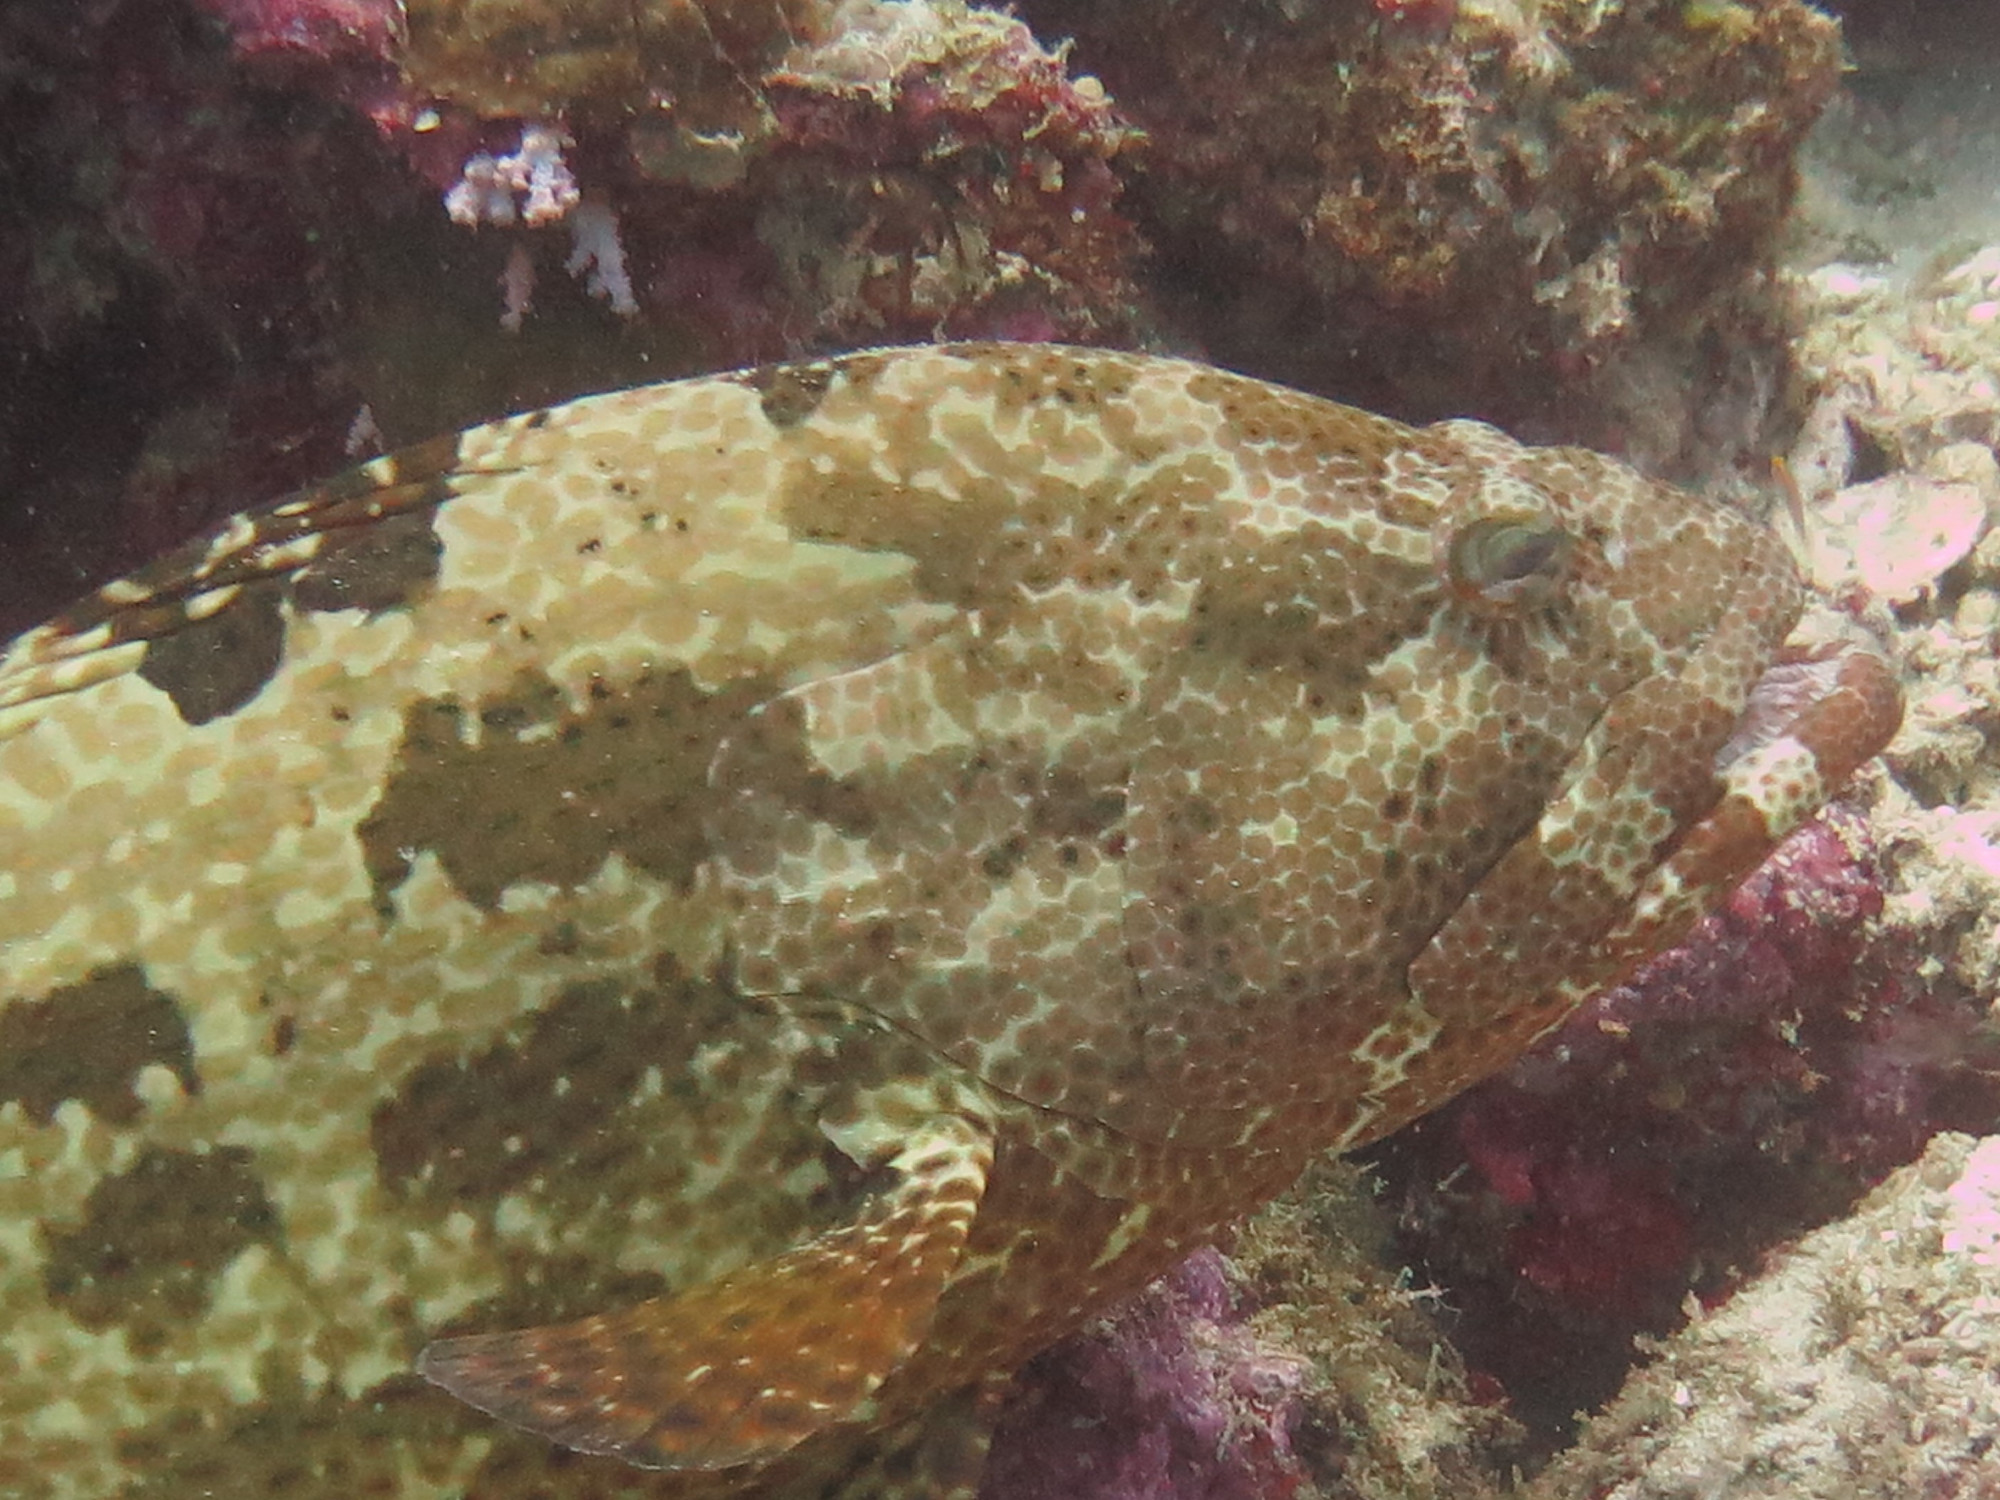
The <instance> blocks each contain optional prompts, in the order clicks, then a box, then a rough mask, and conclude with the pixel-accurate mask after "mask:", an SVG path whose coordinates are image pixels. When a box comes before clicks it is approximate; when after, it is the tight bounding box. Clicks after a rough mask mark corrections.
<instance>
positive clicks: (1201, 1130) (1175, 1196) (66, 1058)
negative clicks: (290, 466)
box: [0, 345, 1897, 1500]
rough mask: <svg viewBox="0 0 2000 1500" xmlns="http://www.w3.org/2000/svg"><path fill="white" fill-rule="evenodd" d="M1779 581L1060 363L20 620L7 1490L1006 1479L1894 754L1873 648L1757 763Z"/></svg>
mask: <svg viewBox="0 0 2000 1500" xmlns="http://www.w3.org/2000/svg"><path fill="white" fill-rule="evenodd" d="M1797 608H1798V590H1797V586H1796V584H1795V583H1794V581H1793V576H1792V572H1791V569H1790V566H1789V564H1788V561H1787V558H1786V554H1785V552H1784V550H1783V548H1782V547H1781V546H1780V545H1779V544H1778V543H1777V542H1776V541H1774V540H1773V539H1772V538H1771V537H1770V536H1768V535H1767V534H1765V533H1764V532H1762V531H1761V530H1759V529H1757V528H1755V527H1753V526H1751V525H1749V524H1747V523H1745V522H1744V521H1742V520H1740V519H1738V518H1736V517H1734V516H1732V515H1729V514H1726V513H1723V512H1721V511H1718V510H1715V509H1712V508H1710V507H1708V506H1706V505H1704V504H1702V503H1700V502H1697V501H1695V500H1692V499H1689V498H1687V497H1685V496H1682V495H1679V494H1676V493H1673V492H1671V491H1668V490H1665V489H1662V488H1660V487H1658V486H1655V485H1652V484H1649V483H1647V482H1645V481H1643V480H1641V479H1640V478H1638V477H1637V476H1635V475H1633V474H1632V473H1630V472H1629V471H1627V470H1625V469H1623V468H1621V467H1619V466H1618V465H1616V464H1614V463H1612V462H1610V461H1608V460H1605V459H1601V458H1598V457H1595V456H1593V455H1590V454H1585V453H1579V452H1574V451H1560V450H1543V451H1536V450H1529V449H1524V448H1521V447H1518V446H1516V445H1515V444H1513V443H1512V442H1510V441H1508V440H1507V439H1506V438H1504V437H1502V436H1501V435H1500V434H1498V433H1496V432H1493V431H1492V430H1490V429H1488V428H1484V427H1480V426H1477V425H1475V424H1470V423H1452V424H1446V425H1443V426H1439V427H1434V428H1430V429H1426V430H1423V431H1412V430H1410V429H1407V428H1404V427H1401V426H1398V425H1396V424H1394V423H1391V422H1388V421H1385V420H1382V419H1380V418H1377V417H1373V416H1369V415H1367V414H1365V413H1361V412H1356V411H1352V410H1348V409H1346V408H1342V407H1338V406H1333V405H1330V404H1328V403H1325V402H1322V401H1317V400H1313V399H1310V398H1307V397H1304V396H1301V395H1297V394H1294V393H1292V392H1288V391H1284V390H1279V389H1276V388H1273V387H1270V386H1267V385H1263V384H1260V383H1258V382H1255V381H1251V380H1245V379H1241V378H1238V377H1235V376H1230V375H1225V374H1221V373H1218V372H1216V371H1214V370H1210V369H1206V368H1203V367H1200V366H1197V365H1190V364H1183V363H1179V362H1175V361H1169V360H1161V359H1150V358H1145V357H1140V356H1132V355H1119V354H1107V353H1100V352H1086V351H1077V350H1064V349H1057V348H1046V347H1042V348H1035V347H1015V346H1006V345H987V346H967V347H958V348H942V349H922V350H896V351H887V352H882V353H875V354H864V355H857V356H853V357H850V358H846V359H841V360H836V361H833V362H830V363H826V364H819V365H811V366H799V367H790V368H785V369H778V370H766V371H759V372H751V373H748V374H741V375H729V376H721V377H717V378H714V379H707V380H696V381H688V382H683V383H680V384H675V385H667V386H661V387H657V388H654V389H648V390H635V391H626V392H621V393H617V394H614V395H608V396H602V397H594V398H591V399H588V400H583V401H578V402H574V403H572V404H570V405H568V406H564V407H559V408H556V409H554V410H551V411H546V412H539V413H535V414H533V415H530V416H526V417H521V418H516V419H513V420H510V421H506V422H501V423H498V424H495V425H493V426H491V427H485V428H479V429H476V430H474V431H471V432H467V433H464V434H462V435H459V436H457V437H455V438H451V439H446V440H441V441H439V442H437V443H434V444H431V445H428V446H426V447H424V448H421V449H418V450H415V451H413V452H411V453H407V454H404V455H402V456H400V457H398V458H396V459H394V460H381V461H378V462H376V463H374V464H370V465H368V466H366V467H364V468H363V469H361V470H359V471H357V472H356V473H355V474H352V475H349V476H347V477H345V478H343V479H340V480H336V481H334V482H332V483H330V484H328V485H326V486H324V487H322V488H320V489H317V490H313V491H309V492H307V493H304V494H302V495H300V496H296V497H294V498H292V499H291V500H289V501H286V502H283V503H281V504H279V505H276V506H274V507H271V508H269V509H267V510H265V511H263V512H261V513H258V514H256V515H253V516H250V517H247V518H245V519H242V520H240V521H239V522H237V523H235V524H233V525H232V526H231V527H229V528H228V529H226V530H225V531H224V532H223V533H221V534H219V535H218V536H217V537H215V538H213V539H211V540H209V541H207V542H205V543H203V544H200V545H198V546H196V547H193V548H191V549H189V550H187V551H186V552H185V553H183V554H180V555H177V556H174V557H171V558H168V559H166V560H164V561H163V562H161V563H160V564H159V565H157V566H156V567H155V568H153V569H151V570H149V571H148V572H146V573H144V574H142V575H140V576H138V577H135V578H134V579H131V580H128V581H126V582H125V583H122V584H119V585H114V586H113V587H111V588H109V589H107V590H105V591H104V592H103V593H102V594H100V595H99V596H98V597H96V598H94V599H92V600H90V601H87V602H86V603H84V604H82V605H80V606H79V607H78V608H77V609H76V610H74V611H73V612H71V614H69V615H67V616H65V617H64V618H62V619H60V620H58V621H56V622H54V623H53V624H51V625H49V626H46V627H43V628H41V629H39V630H36V631H33V632H30V633H29V634H28V635H26V636H24V637H22V638H21V639H19V640H18V641H16V642H15V643H14V645H13V646H12V648H11V650H10V651H9V652H8V654H7V655H6V656H5V657H4V658H0V1493H4V1494H7V1495H24V1496H25V1495H30V1494H32V1495H36V1496H48V1497H51V1500H104V1497H112V1496H134V1497H136V1496H174V1497H179V1496H189V1495H213V1496H217V1497H225V1500H235V1497H245V1496H278V1495H282V1496H284V1497H287V1500H348V1497H352V1496H360V1495H367V1496H374V1497H387V1500H418V1497H457V1496H477V1497H481V1500H503V1497H508V1500H511V1497H525V1496H545V1497H550V1500H576V1497H585V1496H593V1497H598V1496H613V1495H617V1496H633V1497H669V1496H674V1497H685V1496H699V1495H710V1494H716V1495H720V1494H735V1493H755V1494H772V1495H776V1494H785V1495H800V1496H803V1495H819V1494H830V1493H843V1494H883V1495H889V1494H905V1493H907V1494H914V1493H930V1494H945V1493H953V1492H958V1493H964V1492H967V1491H969V1490H970V1488H971V1487H972V1486H973V1485H975V1484H976V1482H977V1476H978V1472H979V1466H980V1463H981V1461H982V1458H983V1438H982V1436H981V1434H982V1432H983V1420H982V1419H983V1417H984V1415H985V1414H986V1412H987V1410H988V1409H990V1407H991V1405H992V1403H993V1401H994V1400H995V1399H996V1397H997V1394H998V1393H999V1391H1000V1390H1001V1388H1002V1381H1003V1379H1004V1375H1005V1372H1006V1371H1007V1370H1008V1369H1010V1368H1011V1367H1013V1366H1014V1365H1016V1364H1018V1363H1019V1362H1020V1361H1021V1360H1022V1359H1023V1358H1024V1357H1026V1356H1027V1355H1028V1354H1029V1353H1031V1352H1032V1351H1033V1350H1035V1349H1036V1348H1038V1347H1040V1346H1041V1345H1043V1344H1045V1343H1047V1342H1048V1341H1049V1340H1051V1339H1053V1338H1055V1337H1057V1336H1058V1335H1060V1334H1061V1333H1063V1332H1064V1331H1066V1330H1067V1329H1069V1328H1072V1327H1074V1326H1075V1325H1076V1324H1077V1322H1078V1321H1079V1320H1080V1319H1082V1318H1083V1317H1085V1316H1086V1315H1087V1314H1089V1313H1090V1312H1091V1311H1093V1310H1094V1309H1097V1308H1100V1307H1102V1306H1103V1305H1104V1304H1105V1303H1106V1302H1107V1301H1108V1300H1109V1299H1112V1298H1115V1297H1117V1296H1119V1295H1120V1294H1122V1293H1125V1292H1128V1291H1130V1290H1132V1289H1134V1288H1136V1287H1137V1286H1139V1285H1141V1284H1143V1283H1144V1282H1145V1281H1146V1280H1148V1279H1149V1278H1151V1277H1153V1276H1155V1275H1156V1274H1158V1273H1159V1272H1160V1271H1162V1270H1163V1269H1165V1268H1166V1267H1168V1266H1169V1265H1171V1264H1172V1263H1173V1261H1174V1260H1175V1258H1176V1257H1177V1256H1179V1255H1181V1254H1182V1253H1184V1252H1185V1251H1186V1250H1187V1249H1188V1248H1189V1247H1191V1246H1192V1245H1194V1244H1196V1243H1198V1242H1199V1241H1201V1240H1202V1239H1203V1237H1204V1236H1207V1235H1210V1234H1211V1233H1213V1232H1214V1231H1215V1230H1216V1229H1217V1228H1218V1226H1220V1225H1223V1224H1225V1223H1227V1222H1228V1221H1229V1220H1231V1219H1234V1218H1236V1217H1238V1216H1240V1215H1241V1214H1243V1213H1244V1212H1246V1211H1247V1210H1249V1209H1251V1208H1253V1207H1255V1206H1256V1205H1257V1204H1258V1203H1260V1202H1262V1201H1263V1200H1264V1199H1266V1198H1268V1197H1269V1196H1270V1195H1272V1194H1274V1193H1276V1192H1277V1191H1279V1190H1280V1189H1281V1188H1283V1187H1284V1186H1285V1184H1286V1183H1287V1182H1288V1181H1289V1179H1290V1178H1291V1177H1292V1176H1293V1175H1294V1173H1295V1172H1296V1171H1297V1170H1298V1169H1299V1167H1300V1165H1301V1164H1302V1163H1303V1162H1304V1161H1305V1160H1306V1159H1307V1157H1308V1156H1309V1155H1310V1154H1311V1153H1313V1152H1316V1151H1319V1150H1321V1149H1323V1148H1326V1147H1329V1146H1344V1145H1353V1144H1355V1143H1357V1142H1360V1141H1363V1140H1367V1139H1371V1138H1373V1137H1375V1136H1378V1135H1380V1134H1381V1133H1383V1132H1384V1131H1386V1130H1389V1129H1391V1128H1393V1127H1394V1126H1395V1125H1397V1124H1399V1123H1400V1122H1402V1121H1404V1120H1407V1119H1409V1118H1410V1117H1412V1116H1413V1115H1415V1114H1417V1113H1419V1112H1421V1111H1423V1110H1425V1109H1427V1108H1429V1107H1431V1106H1433V1105H1435V1104H1437V1103H1438V1102H1439V1101H1440V1100H1441V1099H1443V1098H1444V1097H1446V1096H1447V1095H1449V1094H1451V1093H1452V1092H1453V1091H1455V1090H1457V1089H1459V1088H1461V1087H1462V1086H1464V1085H1465V1084H1466V1083H1467V1082H1469V1081H1470V1080H1472V1079H1474V1078H1476V1077H1478V1076H1480V1075H1482V1074H1484V1073H1486V1072H1489V1071H1491V1070H1492V1069H1494V1068H1496V1067H1498V1066H1499V1065H1501V1064H1502V1063H1504V1062H1505V1061H1506V1060H1507V1059H1509V1058H1510V1057H1511V1056H1513V1055H1514V1054H1515V1053H1516V1052H1518V1051H1519V1050H1520V1048H1521V1047H1523V1046H1524V1045H1525V1044H1526V1043H1527V1042H1528V1041H1529V1040H1530V1039H1531V1038H1532V1037H1533V1036H1534V1035H1536V1034H1537V1033H1538V1032H1540V1031H1541V1030H1543V1029H1544V1028H1546V1027H1547V1026H1548V1025H1549V1024H1551V1023H1552V1022H1553V1021H1554V1020H1555V1019H1557V1018H1558V1017H1559V1016H1560V1015H1561V1014H1562V1013H1563V1012H1564V1011H1565V1010H1566V1009H1567V1008H1568V1007H1569V1006H1571V1005H1572V1004H1574V1003H1575V1002H1576V1001H1578V1000H1579V999H1580V998H1582V997H1583V996H1585V995H1587V994H1589V993H1590V992H1592V991H1593V990H1595V989H1597V988H1599V987H1600V986H1602V985H1603V984H1605V983H1606V982H1607V981H1609V980H1611V979H1613V978H1615V977H1617V976H1618V975H1619V974H1620V973H1622V972H1623V970H1624V969H1625V968H1626V967H1628V966H1629V964H1630V963H1631V962H1632V961H1633V960H1634V959H1635V958H1636V957H1638V956H1640V955H1642V954H1644V953H1646V952H1648V951H1651V950H1653V949H1655V948H1657V947H1659V946H1660V945H1662V944H1663V943H1665V942H1667V941H1670V940H1671V939H1672V938H1673V937H1674V936H1675V935H1677V934H1678V933H1679V932H1680V931H1681V930H1682V929H1683V928H1684V926H1685V925H1686V923H1687V922H1688V921H1689V920H1690V919H1691V917H1692V916H1693V915H1694V914H1695V913H1696V912H1697V911H1698V910H1699V909H1700V908H1701V907H1702V905H1703V904H1704V903H1706V902H1707V901H1708V900H1709V899H1711V898H1712V897H1713V896H1714V895H1715V894H1716V893H1717V892H1718V891H1719V890H1721V889H1723V888H1725V887H1726V886H1727V885H1728V884H1729V883H1730V882H1732V881H1733V880H1734V879H1735V878H1736V876H1737V875H1738V874H1739V873H1741V872H1742V871H1743V870H1745V869H1746V868H1747V867H1748V866H1750V865H1751V864H1752V863H1754V862H1755V861H1756V860H1757V859H1758V857H1759V856H1760V855H1761V853H1762V852H1763V851H1764V850H1765V848H1767V847H1768V845H1769V843H1770V842H1771V840H1772V838H1773V837H1774V836H1775V835H1776V834H1777V833H1779V832H1781V831H1782V830H1783V829H1785V828H1786V827H1789V826H1790V825H1791V824H1793V823H1795V822H1796V821H1797V820H1798V819H1799V818H1800V817H1801V816H1803V815H1805V814H1806V813H1808V812H1810V810H1811V809H1812V808H1814V807H1816V806H1817V805H1818V804H1819V803H1820V802H1822V801H1823V800H1824V799H1825V797H1826V796H1827V795H1829V793H1830V791H1831V790H1832V789H1833V788H1834V786H1835V785H1837V783H1838V782H1839V781H1840V780H1841V779H1842V778H1843V777H1844V776H1845V775H1846V774H1847V772H1848V771H1849V770H1850V769H1851V768H1852V767H1853V766H1854V764H1856V763H1857V762H1858V761H1859V760H1860V759H1861V758H1863V757H1865V756H1867V755H1869V754H1872V753H1873V751H1874V750H1875V749H1876V748H1877V747H1878V746H1879V745H1880V743H1881V742H1882V740H1883V739H1884V738H1885V737H1886V735H1887V733H1888V732H1889V730H1890V729H1891V728H1892V727H1893V724H1894V721H1895V716H1896V711H1897V710H1896V699H1895V693H1894V689H1893V687H1892V686H1891V684H1890V683H1889V681H1888V678H1887V676H1886V673H1885V671H1884V669H1883V667H1882V666H1881V664H1880V663H1879V661H1876V660H1875V659H1874V658H1872V657H1869V656H1866V655H1848V656H1843V657H1839V658H1835V659H1832V660H1829V661H1825V662H1820V663H1817V664H1811V665H1808V666H1805V667H1801V668H1798V669H1796V670H1794V671H1793V673H1792V686H1791V690H1790V691H1789V692H1788V693H1786V694H1782V695H1780V697H1781V698H1782V700H1783V701H1782V703H1780V704H1779V705H1778V706H1777V707H1776V708H1774V709H1772V710H1771V711H1770V712H1767V713H1765V714H1764V715H1762V722H1761V723H1760V724H1759V725H1758V727H1756V728H1755V729H1754V730H1753V731H1752V732H1750V733H1748V734H1745V735H1740V736H1738V737H1737V738H1736V739H1735V740H1734V741H1733V742H1732V740H1731V736H1732V734H1734V733H1735V732H1736V730H1737V726H1738V721H1739V720H1740V719H1741V718H1742V717H1743V716H1744V711H1745V708H1746V704H1748V703H1749V702H1750V698H1751V694H1752V688H1753V684H1755V683H1756V682H1757V681H1758V678H1759V676H1760V673H1762V672H1763V670H1764V668H1765V667H1766V666H1767V665H1768V664H1769V663H1771V662H1772V661H1773V659H1774V658H1775V656H1776V655H1777V653H1778V650H1779V646H1780V643H1781V641H1782V640H1783V638H1784V637H1785V635H1786V634H1787V632H1788V631H1789V629H1790V627H1791V625H1792V622H1793V619H1794V616H1795V614H1796V612H1797ZM1725 745H1727V746H1728V748H1727V750H1726V751H1725V748H1724V747H1725ZM565 1320H582V1321H576V1322H569V1323H565ZM523 1329H527V1330H532V1331H530V1332H526V1333H516V1332H515V1331H516V1330H523ZM440 1339H441V1340H442V1341H440V1342H433V1341H436V1340H440ZM427 1346H428V1347H427ZM419 1372H421V1373H419ZM426 1375H427V1376H429V1377H430V1382H427V1381H426V1380H425V1379H424V1378H423V1377H424V1376H426ZM440 1387H442V1388H440ZM448 1391H449V1392H456V1393H457V1395H458V1396H461V1397H463V1398H464V1400H463V1401H461V1400H458V1399H454V1396H453V1395H452V1394H448V1393H447V1392H448ZM466 1403H470V1404H466ZM475 1407H480V1408H484V1409H485V1410H484V1411H481V1410H475V1409H474V1408H475ZM487 1412H492V1413H497V1414H498V1415H499V1416H500V1417H501V1418H504V1419H505V1420H504V1421H502V1420H496V1419H495V1417H494V1416H492V1415H487V1414H486V1413H487ZM522 1428H528V1429H532V1431H523V1430H521V1429H522ZM552 1438H553V1439H555V1440H557V1441H559V1442H560V1443H561V1444H564V1445H567V1447H568V1448H570V1449H583V1450H586V1452H587V1453H589V1454H593V1455H597V1456H580V1455H579V1454H577V1453H575V1452H571V1451H565V1449H564V1448H563V1447H558V1446H557V1445H556V1443H554V1442H552V1441H551V1439H552Z"/></svg>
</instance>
